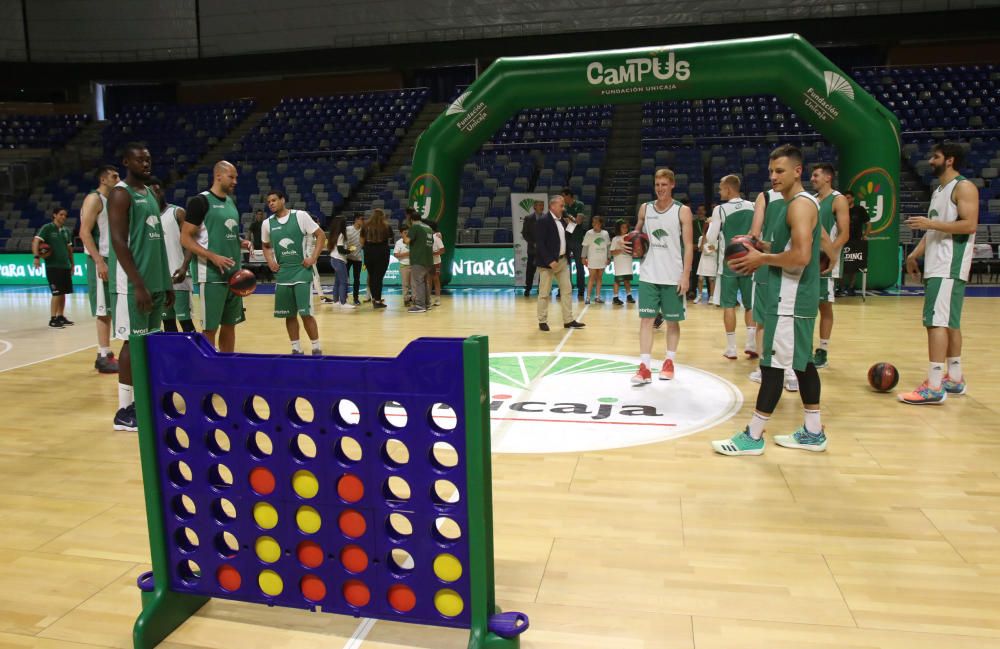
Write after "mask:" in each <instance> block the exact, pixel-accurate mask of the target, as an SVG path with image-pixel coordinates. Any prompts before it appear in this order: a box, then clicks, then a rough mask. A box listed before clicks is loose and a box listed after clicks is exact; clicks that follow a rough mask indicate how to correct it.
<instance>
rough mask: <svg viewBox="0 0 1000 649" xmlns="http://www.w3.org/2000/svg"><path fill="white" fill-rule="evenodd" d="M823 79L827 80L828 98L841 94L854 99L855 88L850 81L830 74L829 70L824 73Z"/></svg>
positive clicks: (835, 74)
mask: <svg viewBox="0 0 1000 649" xmlns="http://www.w3.org/2000/svg"><path fill="white" fill-rule="evenodd" d="M823 78H824V79H825V80H826V96H827V97H829V96H830V95H832V94H834V93H838V92H839V93H840V94H842V95H844V96H845V97H848V98H849V99H851V100H853V99H854V86H852V85H851V82H850V81H848V80H847V79H845V78H844V77H842V76H840V75H839V74H837V73H836V72H830V71H829V70H827V71H826V72H824V73H823Z"/></svg>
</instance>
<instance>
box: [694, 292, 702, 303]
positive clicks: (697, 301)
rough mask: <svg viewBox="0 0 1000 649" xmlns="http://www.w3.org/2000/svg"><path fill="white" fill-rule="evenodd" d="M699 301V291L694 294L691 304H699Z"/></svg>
mask: <svg viewBox="0 0 1000 649" xmlns="http://www.w3.org/2000/svg"><path fill="white" fill-rule="evenodd" d="M700 303H701V293H699V294H698V295H695V296H694V302H693V303H692V304H700Z"/></svg>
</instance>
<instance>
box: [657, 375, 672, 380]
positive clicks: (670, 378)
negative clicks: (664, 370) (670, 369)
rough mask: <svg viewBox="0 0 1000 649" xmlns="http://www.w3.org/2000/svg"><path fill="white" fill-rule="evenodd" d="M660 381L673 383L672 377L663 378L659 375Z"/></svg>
mask: <svg viewBox="0 0 1000 649" xmlns="http://www.w3.org/2000/svg"><path fill="white" fill-rule="evenodd" d="M660 380H661V381H673V380H674V377H672V376H663V375H662V374H661V375H660Z"/></svg>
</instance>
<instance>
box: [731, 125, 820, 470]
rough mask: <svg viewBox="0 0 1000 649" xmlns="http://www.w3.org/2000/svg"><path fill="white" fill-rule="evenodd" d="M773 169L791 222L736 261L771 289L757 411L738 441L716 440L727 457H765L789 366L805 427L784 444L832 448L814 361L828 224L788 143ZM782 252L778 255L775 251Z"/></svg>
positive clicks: (776, 154) (774, 155)
mask: <svg viewBox="0 0 1000 649" xmlns="http://www.w3.org/2000/svg"><path fill="white" fill-rule="evenodd" d="M768 168H769V170H770V173H771V185H772V187H773V188H774V189H775V190H776V191H779V192H781V196H782V199H784V202H785V219H784V222H778V223H775V224H774V226H773V228H772V230H771V233H770V234H771V239H770V241H771V250H772V252H769V253H762V252H758V251H757V250H756V249H754V248H753V247H752V246H745V247H746V248H747V254H746V255H745V256H744V257H741V258H739V259H734V260H733V261H731V262H729V263H730V265H731V266H732V267H733V269H734V270H736V271H737V272H740V273H750V272H753V271H755V270H757V269H760V268H764V269H766V270H767V272H768V278H767V284H765V285H764V291H765V292H767V293H768V295H767V296H766V298H765V299H766V300H767V301H766V303H765V307H764V308H765V311H766V312H765V314H764V319H763V325H764V347H763V350H762V352H763V353H762V354H761V359H760V366H761V384H760V390H759V391H758V393H757V407H756V409H755V410H754V413H753V416H752V418H751V419H750V423H749V425H747V427H746V428H744V429H743V430H742V431H740V432H739V433H737V434H736V435H734V436H733V437H732V439H723V440H717V441H714V442H712V447H713V448H714V449H715V451H716V452H717V453H722V454H723V455H761V454H763V453H764V429H765V427H766V426H767V422H768V420H769V419H770V417H771V413H773V412H774V408H775V407H776V406H777V405H778V401H779V400H780V399H781V387H782V381H783V379H784V371H785V369H786V368H793V369H794V371H795V373H796V375H797V376H798V379H799V385H800V386H801V392H802V394H801V396H802V405H803V407H804V408H805V422H804V423H803V425H802V426H801V427H799V429H798V430H796V431H795V432H794V433H792V434H791V435H775V438H774V441H775V442H776V443H777V444H778V445H779V446H785V447H787V448H799V449H805V450H809V451H824V450H826V434H825V431H824V429H823V425H822V423H821V421H820V406H819V400H820V380H819V373H818V372H817V371H816V366H815V365H813V362H812V336H813V329H814V328H815V326H816V313H817V311H818V304H819V253H820V244H821V242H822V231H823V229H822V226H821V225H820V222H819V202H818V201H817V200H816V199H815V198H814V197H813V196H812V195H811V194H809V193H808V192H806V191H803V189H802V180H801V176H802V152H801V151H800V150H799V149H798V147H795V146H792V145H789V144H786V145H783V146H779V147H778V148H777V149H775V150H774V151H772V152H771V155H770V164H769V165H768ZM775 251H777V252H775Z"/></svg>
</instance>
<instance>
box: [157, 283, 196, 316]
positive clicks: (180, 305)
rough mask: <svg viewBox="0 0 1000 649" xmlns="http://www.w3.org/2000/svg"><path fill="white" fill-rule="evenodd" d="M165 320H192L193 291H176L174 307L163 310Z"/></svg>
mask: <svg viewBox="0 0 1000 649" xmlns="http://www.w3.org/2000/svg"><path fill="white" fill-rule="evenodd" d="M163 319H164V320H191V319H192V317H191V291H190V290H181V289H176V288H175V289H174V305H173V306H168V307H166V308H165V309H163Z"/></svg>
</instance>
